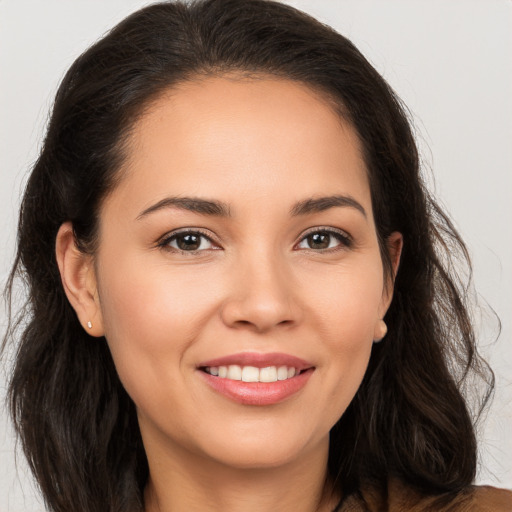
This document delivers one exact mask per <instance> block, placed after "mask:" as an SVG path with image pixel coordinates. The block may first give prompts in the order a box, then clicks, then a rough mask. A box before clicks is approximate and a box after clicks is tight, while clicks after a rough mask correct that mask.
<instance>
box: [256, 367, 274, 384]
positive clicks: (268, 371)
mask: <svg viewBox="0 0 512 512" xmlns="http://www.w3.org/2000/svg"><path fill="white" fill-rule="evenodd" d="M276 380H277V370H276V367H275V366H268V367H267V368H262V369H261V370H260V382H276Z"/></svg>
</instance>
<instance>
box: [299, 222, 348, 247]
mask: <svg viewBox="0 0 512 512" xmlns="http://www.w3.org/2000/svg"><path fill="white" fill-rule="evenodd" d="M313 233H327V234H333V235H337V236H336V238H337V239H338V240H339V241H340V243H341V244H342V246H343V247H342V248H347V247H351V246H352V244H353V241H354V240H353V238H352V236H351V235H349V234H348V233H347V232H346V231H344V230H342V229H339V228H333V227H331V226H315V227H313V228H310V229H308V230H307V231H306V232H305V233H303V234H302V235H301V237H300V239H299V241H298V242H297V243H296V244H295V246H297V245H298V244H300V243H301V242H302V241H303V240H304V239H305V238H307V237H308V236H309V235H311V234H313ZM338 249H339V248H335V247H334V248H330V249H309V250H311V251H314V252H327V251H335V250H338ZM306 250H307V249H306Z"/></svg>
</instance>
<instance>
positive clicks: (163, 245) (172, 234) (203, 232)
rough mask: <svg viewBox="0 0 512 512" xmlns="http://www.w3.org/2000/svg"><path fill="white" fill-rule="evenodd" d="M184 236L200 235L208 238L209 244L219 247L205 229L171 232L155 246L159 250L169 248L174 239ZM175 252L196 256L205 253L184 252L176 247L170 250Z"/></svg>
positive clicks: (182, 229) (196, 251)
mask: <svg viewBox="0 0 512 512" xmlns="http://www.w3.org/2000/svg"><path fill="white" fill-rule="evenodd" d="M182 234H198V235H201V236H202V237H204V238H206V239H207V240H208V241H209V242H211V243H212V244H213V245H216V246H219V244H218V243H217V242H216V241H215V240H214V238H213V237H212V236H211V235H210V233H209V232H207V231H206V230H204V229H203V228H180V229H177V230H175V231H170V232H169V233H166V234H165V235H164V236H162V237H161V238H159V239H158V241H157V242H156V244H155V246H156V247H159V248H163V249H165V248H168V244H169V242H170V241H171V239H173V238H174V237H176V236H178V235H182ZM170 249H172V250H174V251H179V252H181V253H188V254H194V253H198V252H203V251H204V249H202V250H197V249H196V250H193V251H182V250H181V249H176V248H175V247H172V248H170Z"/></svg>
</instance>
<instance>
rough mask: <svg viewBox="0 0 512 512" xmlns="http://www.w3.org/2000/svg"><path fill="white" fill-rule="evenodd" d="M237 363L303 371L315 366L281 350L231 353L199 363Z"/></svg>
mask: <svg viewBox="0 0 512 512" xmlns="http://www.w3.org/2000/svg"><path fill="white" fill-rule="evenodd" d="M235 364H236V365H239V366H254V367H256V368H266V367H268V366H288V367H293V368H295V369H297V370H301V371H302V370H307V369H308V368H312V367H313V365H312V364H311V363H309V362H308V361H305V360H304V359H301V358H300V357H296V356H292V355H290V354H284V353H281V352H269V353H264V354H261V353H258V352H241V353H239V354H231V355H228V356H224V357H218V358H216V359H210V360H208V361H204V362H202V363H201V364H199V365H198V367H199V368H205V367H206V366H210V367H211V366H230V365H235Z"/></svg>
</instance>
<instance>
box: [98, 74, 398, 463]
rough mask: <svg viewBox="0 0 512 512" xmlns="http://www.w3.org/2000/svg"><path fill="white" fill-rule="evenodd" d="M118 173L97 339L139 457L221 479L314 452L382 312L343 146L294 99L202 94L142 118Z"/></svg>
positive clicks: (322, 110) (261, 85) (328, 119)
mask: <svg viewBox="0 0 512 512" xmlns="http://www.w3.org/2000/svg"><path fill="white" fill-rule="evenodd" d="M121 174H122V179H121V181H120V184H119V185H118V186H117V188H116V189H115V190H114V191H113V193H112V194H111V195H110V196H109V197H108V198H107V199H106V200H105V202H104V204H103V207H102V210H101V212H100V243H99V249H98V252H97V254H96V258H95V277H94V279H95V283H96V285H97V292H98V297H99V299H98V300H97V306H98V312H97V314H96V317H95V329H96V330H97V329H101V331H102V332H104V334H105V336H106V339H107V341H108V345H109V347H110V350H111V352H112V356H113V358H114V361H115V364H116V368H117V370H118V372H119V376H120V378H121V381H122V382H123V384H124V386H125V388H126V390H127V392H128V393H129V395H130V396H131V397H132V399H133V401H134V402H135V404H136V406H137V411H138V417H139V422H140V427H141V432H142V435H143V438H144V442H145V445H146V448H147V449H149V450H152V449H154V450H156V449H157V448H158V450H159V451H160V452H162V450H163V451H164V452H168V453H170V454H171V453H179V452H182V453H188V454H193V455H195V456H197V457H200V458H203V459H204V458H207V459H209V460H215V461H219V462H222V463H224V464H228V465H231V466H236V467H253V466H254V467H270V466H277V465H280V464H285V463H290V462H293V461H295V460H296V459H297V457H300V456H302V455H304V454H306V453H313V452H315V451H318V450H322V451H323V452H325V450H326V447H327V445H328V435H329V430H330V429H331V427H332V426H333V425H334V423H335V422H336V421H337V420H338V418H339V417H340V416H341V415H342V414H343V412H344V411H345V409H346V407H347V406H348V404H349V403H350V401H351V400H352V398H353V397H354V394H355V393H356V390H357V388H358V387H359V385H360V383H361V380H362V378H363V375H364V373H365V370H366V367H367V363H368V359H369V357H370V352H371V348H372V343H373V340H374V339H375V338H376V337H378V334H379V332H380V326H381V325H382V324H381V323H380V320H381V319H382V318H383V316H384V314H385V311H386V309H387V307H388V305H389V301H390V295H389V294H388V293H386V290H385V286H384V281H383V266H382V262H381V258H380V254H379V247H378V243H377V236H376V231H375V225H374V221H373V214H372V205H371V200H370V190H369V185H368V180H367V175H366V169H365V164H364V162H363V158H362V156H361V148H360V143H359V140H358V138H357V136H356V134H355V132H354V130H353V129H352V128H351V126H350V125H349V124H347V123H345V122H343V121H341V120H340V118H339V116H338V115H336V114H335V112H334V111H333V110H332V108H331V107H330V106H329V105H328V103H327V102H326V101H324V100H323V99H322V97H321V96H319V95H317V94H316V93H314V92H312V91H311V90H309V89H308V88H306V87H305V86H303V85H300V84H297V83H293V82H289V81H284V80H272V79H267V78H264V77H262V78H261V79H258V80H255V79H252V80H249V79H242V78H238V79H235V78H227V77H224V78H220V77H219V78H206V79H204V80H198V81H196V82H188V83H186V84H183V85H181V86H179V87H178V88H175V89H173V90H172V91H169V93H168V94H167V95H166V96H163V97H161V98H160V99H159V100H158V101H156V103H154V104H153V106H152V108H151V109H150V110H149V111H148V112H147V113H146V114H145V115H144V117H143V118H142V119H141V120H140V121H139V122H138V123H137V124H136V126H135V130H134V132H133V134H132V136H131V144H130V150H129V155H128V160H127V162H126V164H125V166H124V168H123V170H122V171H121ZM96 332H97V331H96ZM240 378H242V379H243V380H239V379H240ZM276 379H277V380H276ZM281 379H282V380H281ZM246 380H249V381H252V380H257V381H260V382H246ZM261 381H267V382H261Z"/></svg>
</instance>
